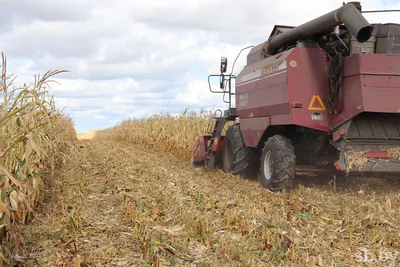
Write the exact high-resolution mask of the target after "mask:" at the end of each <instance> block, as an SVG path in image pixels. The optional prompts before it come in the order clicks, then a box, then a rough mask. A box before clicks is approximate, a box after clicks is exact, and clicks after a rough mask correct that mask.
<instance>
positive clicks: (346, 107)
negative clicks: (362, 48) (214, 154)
mask: <svg viewBox="0 0 400 267" xmlns="http://www.w3.org/2000/svg"><path fill="white" fill-rule="evenodd" d="M328 63H329V62H328V60H327V58H326V56H325V53H324V51H323V50H322V49H319V48H294V49H291V50H288V51H286V52H283V53H282V54H279V55H277V56H272V57H269V58H266V59H263V60H261V61H258V62H255V63H253V64H251V65H248V66H246V67H245V68H244V69H243V71H242V72H241V73H240V74H239V75H238V78H237V83H236V112H237V115H238V116H239V118H240V124H241V128H242V132H243V137H244V140H245V143H246V145H248V146H250V147H256V146H257V145H258V144H259V142H260V140H261V138H262V136H263V133H264V132H265V130H266V129H267V128H268V127H269V126H273V125H285V124H287V125H289V124H294V125H298V126H304V127H307V128H311V129H315V130H320V131H324V132H331V131H332V130H334V129H335V128H336V127H337V126H339V125H341V124H343V123H345V122H346V121H348V120H350V119H352V118H353V117H354V116H356V115H358V114H359V113H361V112H363V111H370V112H390V113H395V112H400V55H382V54H354V55H352V56H350V57H346V58H345V62H344V79H343V94H344V97H343V107H342V110H341V112H340V113H339V114H333V115H329V113H328V111H327V110H326V109H323V110H321V109H319V110H318V107H321V106H320V104H319V102H318V98H319V99H321V101H322V102H323V105H324V106H325V107H327V105H328V102H327V82H328V75H327V71H328ZM312 100H315V102H314V105H313V107H316V110H310V109H309V106H310V103H311V102H312ZM294 102H296V103H299V104H301V107H292V103H294Z"/></svg>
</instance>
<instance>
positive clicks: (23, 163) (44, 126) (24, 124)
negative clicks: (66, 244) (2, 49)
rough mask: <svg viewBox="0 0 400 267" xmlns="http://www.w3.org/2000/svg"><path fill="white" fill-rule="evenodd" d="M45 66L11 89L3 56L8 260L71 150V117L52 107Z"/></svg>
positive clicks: (1, 208) (2, 252) (0, 149)
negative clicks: (20, 85)
mask: <svg viewBox="0 0 400 267" xmlns="http://www.w3.org/2000/svg"><path fill="white" fill-rule="evenodd" d="M61 72H62V71H49V72H47V73H45V74H44V75H43V76H42V77H40V76H37V77H35V79H34V82H32V83H31V84H25V85H24V86H22V87H20V88H18V87H17V88H14V86H13V81H14V80H15V78H13V77H12V76H8V75H7V62H6V58H5V56H4V55H2V74H1V82H0V90H1V97H2V104H1V108H0V126H1V135H0V142H1V143H0V180H1V185H0V187H1V198H0V199H1V201H0V219H1V226H0V229H1V231H0V238H1V243H2V246H1V249H0V260H1V261H2V263H3V264H7V265H10V264H11V262H13V261H15V260H16V259H18V254H19V252H20V246H21V245H22V244H23V243H24V238H23V236H22V235H21V229H22V225H24V224H28V223H30V222H31V221H32V220H33V219H34V218H35V215H36V208H37V206H38V204H39V203H41V202H42V200H43V196H44V190H45V189H46V186H48V185H49V184H50V183H51V180H52V179H53V173H54V169H55V168H58V167H60V166H61V165H62V164H65V163H66V162H65V159H66V154H68V153H71V152H72V151H73V150H74V146H75V144H76V133H75V130H74V126H73V122H72V120H71V119H70V118H69V117H67V116H65V115H63V114H62V113H61V112H60V111H58V110H57V109H56V108H55V104H54V100H53V98H52V97H51V96H50V95H49V93H48V91H47V88H48V84H49V83H50V82H52V80H50V79H51V78H52V77H53V76H54V75H57V74H59V73H61Z"/></svg>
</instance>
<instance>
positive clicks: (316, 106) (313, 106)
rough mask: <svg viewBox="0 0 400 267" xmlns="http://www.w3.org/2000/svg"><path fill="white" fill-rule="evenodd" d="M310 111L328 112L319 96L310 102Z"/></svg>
mask: <svg viewBox="0 0 400 267" xmlns="http://www.w3.org/2000/svg"><path fill="white" fill-rule="evenodd" d="M308 110H319V111H321V110H326V107H325V105H324V103H323V102H322V100H321V97H320V96H319V95H313V97H312V99H311V101H310V105H308Z"/></svg>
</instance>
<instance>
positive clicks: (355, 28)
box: [268, 2, 373, 52]
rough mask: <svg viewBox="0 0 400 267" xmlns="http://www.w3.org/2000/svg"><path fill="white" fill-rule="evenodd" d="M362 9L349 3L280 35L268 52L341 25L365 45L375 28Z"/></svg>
mask: <svg viewBox="0 0 400 267" xmlns="http://www.w3.org/2000/svg"><path fill="white" fill-rule="evenodd" d="M356 5H357V7H356ZM360 7H361V6H360V4H359V2H352V3H348V4H346V5H343V6H341V7H340V8H338V9H336V10H334V11H331V12H329V13H327V14H325V15H323V16H320V17H318V18H316V19H314V20H311V21H309V22H306V23H304V24H302V25H300V26H298V27H296V28H293V29H290V30H288V31H286V32H284V33H281V34H278V35H276V36H274V37H272V38H271V39H270V40H269V45H268V51H269V52H274V51H276V50H277V49H279V48H281V47H282V46H285V45H288V44H291V43H294V42H296V41H297V40H299V39H304V38H306V37H312V36H315V35H319V34H323V33H329V32H332V31H333V28H334V27H336V26H338V25H341V24H344V25H345V26H346V27H347V29H348V30H349V32H350V34H351V35H352V36H354V38H356V39H357V41H358V42H360V43H364V42H366V41H368V39H369V38H370V37H371V35H372V32H373V27H372V26H371V25H370V24H369V23H368V21H367V20H366V19H365V18H364V16H363V15H362V14H361V12H360V10H359V8H360Z"/></svg>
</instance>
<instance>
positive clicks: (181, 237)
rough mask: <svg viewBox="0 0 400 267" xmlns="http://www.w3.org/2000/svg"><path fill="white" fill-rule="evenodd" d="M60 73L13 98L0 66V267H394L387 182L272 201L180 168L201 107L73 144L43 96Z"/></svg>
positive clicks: (214, 175) (323, 185)
mask: <svg viewBox="0 0 400 267" xmlns="http://www.w3.org/2000/svg"><path fill="white" fill-rule="evenodd" d="M63 72H64V71H49V72H47V73H45V74H44V75H43V76H42V77H40V76H37V77H34V81H33V82H32V83H30V84H26V85H24V86H22V87H20V88H18V87H17V88H14V87H13V81H14V78H13V77H12V76H8V75H7V74H6V60H5V57H4V55H3V62H2V76H1V84H0V88H1V96H2V97H3V102H2V105H1V110H0V124H1V143H0V163H1V165H0V185H1V197H0V199H1V201H0V220H1V223H0V229H1V231H0V237H1V240H2V243H1V247H0V261H1V263H0V266H10V265H14V266H15V265H17V266H74V267H80V266H82V267H83V266H85V267H86V266H318V267H320V266H372V265H373V266H398V264H399V261H400V232H399V230H400V225H399V223H398V220H397V218H398V214H399V212H400V196H399V193H398V192H399V190H400V184H399V183H398V181H393V180H390V179H386V178H384V179H378V178H375V177H353V178H348V177H345V178H343V177H341V178H339V177H336V176H325V177H317V178H314V177H311V178H310V177H308V178H305V177H298V178H297V177H296V179H297V183H298V185H297V187H296V188H295V189H294V190H293V191H290V192H279V193H273V192H270V191H268V190H266V189H265V188H262V187H261V186H260V184H259V183H258V182H257V181H253V180H247V179H241V178H240V177H237V176H233V175H231V174H227V173H224V172H222V171H221V170H215V171H207V170H205V169H203V168H193V167H191V166H189V159H190V157H191V154H192V152H193V149H194V146H195V144H196V141H197V138H198V136H200V135H204V134H206V133H207V130H208V128H209V127H213V123H214V122H213V121H212V120H210V119H211V117H212V115H213V114H212V113H211V112H209V111H206V110H202V111H200V112H194V111H190V109H189V108H188V109H186V110H184V111H183V112H182V113H181V114H179V115H171V114H160V115H155V116H152V117H149V118H146V119H126V120H123V121H122V122H120V123H119V124H117V125H116V126H114V127H111V128H109V129H105V130H101V131H90V132H89V133H87V134H80V135H77V133H76V131H75V129H74V124H73V121H72V119H71V118H69V117H68V116H66V115H64V114H63V113H62V112H61V111H60V110H58V109H57V108H56V106H55V103H54V99H53V97H52V96H51V95H50V94H49V92H48V90H49V84H50V83H51V82H54V81H53V80H52V78H53V77H54V76H56V75H57V74H60V73H63ZM233 123H234V122H233ZM229 125H230V124H228V125H227V126H226V128H225V130H226V129H227V127H228V126H229ZM366 257H368V258H366ZM396 264H397V265H396Z"/></svg>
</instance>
